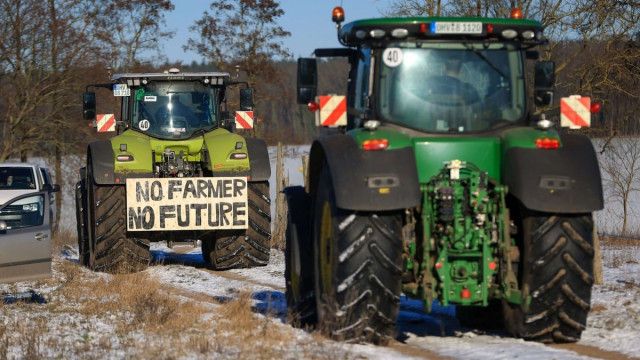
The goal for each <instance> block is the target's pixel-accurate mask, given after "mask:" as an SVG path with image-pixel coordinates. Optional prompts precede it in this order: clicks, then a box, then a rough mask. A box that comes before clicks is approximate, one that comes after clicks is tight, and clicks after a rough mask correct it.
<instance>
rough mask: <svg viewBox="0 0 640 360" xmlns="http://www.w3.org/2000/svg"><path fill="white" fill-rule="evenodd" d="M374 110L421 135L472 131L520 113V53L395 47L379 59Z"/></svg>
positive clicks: (500, 47) (482, 47) (480, 47)
mask: <svg viewBox="0 0 640 360" xmlns="http://www.w3.org/2000/svg"><path fill="white" fill-rule="evenodd" d="M380 62H381V64H380V71H379V74H380V75H379V94H380V95H379V97H378V101H379V103H378V110H379V113H380V115H381V117H382V118H383V119H384V120H386V121H388V122H392V123H397V124H399V125H403V126H407V127H410V128H413V129H416V130H420V131H426V132H447V133H450V132H477V131H487V130H491V129H495V128H497V127H500V126H504V125H508V124H511V123H514V122H517V121H519V120H521V119H522V118H523V116H524V113H525V87H524V72H523V65H522V58H521V53H520V51H518V50H517V49H516V48H515V47H511V46H510V45H508V44H491V45H487V44H478V43H469V44H464V43H439V44H433V43H430V44H424V43H417V44H416V43H398V44H395V45H392V46H391V47H389V48H387V49H385V50H384V51H383V52H382V55H381V58H380Z"/></svg>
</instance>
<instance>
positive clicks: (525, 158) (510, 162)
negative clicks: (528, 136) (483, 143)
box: [502, 134, 604, 213]
mask: <svg viewBox="0 0 640 360" xmlns="http://www.w3.org/2000/svg"><path fill="white" fill-rule="evenodd" d="M560 139H561V142H562V147H560V148H558V149H553V150H543V149H530V148H511V149H508V150H507V151H506V153H505V159H504V162H503V166H504V168H503V172H502V173H503V174H504V182H505V184H506V185H507V186H508V188H509V192H510V193H511V194H512V195H513V196H514V197H515V198H517V199H518V200H520V202H521V203H522V204H523V205H524V206H525V207H527V208H528V209H531V210H535V211H541V212H550V213H588V212H592V211H595V210H600V209H602V208H603V207H604V201H603V198H602V180H601V178H600V167H599V166H598V158H597V157H596V153H595V150H594V149H593V145H592V144H591V141H590V140H589V138H587V137H586V136H584V135H580V134H562V135H561V136H560Z"/></svg>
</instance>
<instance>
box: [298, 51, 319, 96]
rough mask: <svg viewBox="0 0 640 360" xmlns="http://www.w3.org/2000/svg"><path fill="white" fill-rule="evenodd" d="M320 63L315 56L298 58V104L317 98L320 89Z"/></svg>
mask: <svg viewBox="0 0 640 360" xmlns="http://www.w3.org/2000/svg"><path fill="white" fill-rule="evenodd" d="M317 88H318V63H317V62H316V59H313V58H299V59H298V104H304V105H306V104H308V103H310V102H312V101H315V99H316V93H317V91H318V89H317Z"/></svg>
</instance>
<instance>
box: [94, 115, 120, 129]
mask: <svg viewBox="0 0 640 360" xmlns="http://www.w3.org/2000/svg"><path fill="white" fill-rule="evenodd" d="M96 127H97V128H98V132H110V131H116V117H115V115H113V114H98V115H96Z"/></svg>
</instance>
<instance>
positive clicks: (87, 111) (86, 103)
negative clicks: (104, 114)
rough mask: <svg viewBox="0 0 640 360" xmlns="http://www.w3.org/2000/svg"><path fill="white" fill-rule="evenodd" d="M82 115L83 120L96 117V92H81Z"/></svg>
mask: <svg viewBox="0 0 640 360" xmlns="http://www.w3.org/2000/svg"><path fill="white" fill-rule="evenodd" d="M82 116H83V117H84V119H85V120H95V118H96V93H94V92H86V93H84V94H82Z"/></svg>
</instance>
